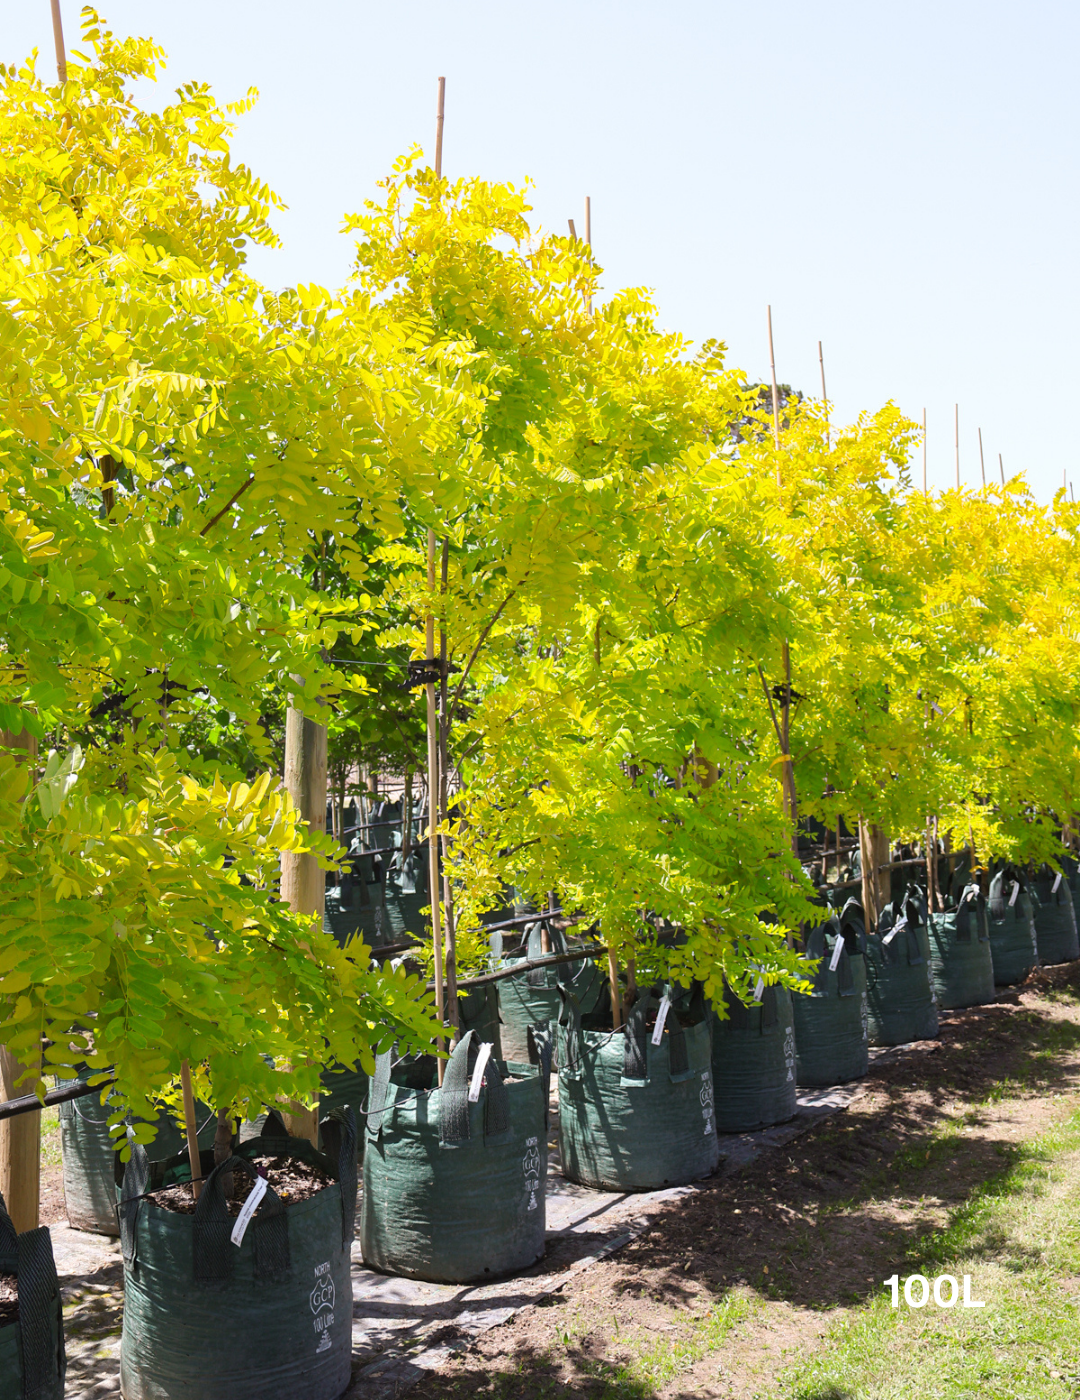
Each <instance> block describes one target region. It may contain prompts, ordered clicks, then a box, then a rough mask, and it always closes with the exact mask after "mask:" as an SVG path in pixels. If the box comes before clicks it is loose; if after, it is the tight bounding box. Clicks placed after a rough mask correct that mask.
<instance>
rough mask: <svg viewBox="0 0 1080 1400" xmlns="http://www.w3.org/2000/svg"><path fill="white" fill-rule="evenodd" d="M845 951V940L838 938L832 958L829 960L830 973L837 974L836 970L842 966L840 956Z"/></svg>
mask: <svg viewBox="0 0 1080 1400" xmlns="http://www.w3.org/2000/svg"><path fill="white" fill-rule="evenodd" d="M843 951H844V940H843V939H842V938H838V939H837V940H836V947H835V948H834V949H833V950H832V957H831V958H830V959H829V971H830V972H835V971H836V969H837V968H838V967H839V966H840V954H841V953H842V952H843Z"/></svg>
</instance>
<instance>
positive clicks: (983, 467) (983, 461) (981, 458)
mask: <svg viewBox="0 0 1080 1400" xmlns="http://www.w3.org/2000/svg"><path fill="white" fill-rule="evenodd" d="M979 467H980V469H981V471H982V481H983V490H984V491H985V490H986V458H985V457H984V456H983V445H982V429H981V428H980V429H979Z"/></svg>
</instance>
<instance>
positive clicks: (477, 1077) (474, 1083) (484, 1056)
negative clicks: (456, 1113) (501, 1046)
mask: <svg viewBox="0 0 1080 1400" xmlns="http://www.w3.org/2000/svg"><path fill="white" fill-rule="evenodd" d="M493 1049H494V1046H493V1045H492V1044H491V1042H490V1041H489V1040H485V1041H484V1043H483V1045H481V1047H480V1053H479V1055H477V1057H476V1068H475V1069H474V1070H473V1072H472V1079H471V1080H470V1081H469V1102H470V1103H476V1102H478V1100H479V1098H480V1087H481V1085H482V1084H483V1082H484V1070H486V1069H487V1062H488V1060H490V1059H491V1052H492V1050H493Z"/></svg>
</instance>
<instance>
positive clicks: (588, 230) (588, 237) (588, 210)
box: [585, 195, 592, 312]
mask: <svg viewBox="0 0 1080 1400" xmlns="http://www.w3.org/2000/svg"><path fill="white" fill-rule="evenodd" d="M585 242H586V244H587V245H588V246H589V247H590V248H591V247H592V200H591V199H590V198H589V196H588V195H586V196H585ZM588 309H589V311H590V312H591V311H592V297H591V296H590V297H589V301H588Z"/></svg>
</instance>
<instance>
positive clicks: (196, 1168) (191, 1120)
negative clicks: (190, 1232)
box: [180, 1060, 202, 1200]
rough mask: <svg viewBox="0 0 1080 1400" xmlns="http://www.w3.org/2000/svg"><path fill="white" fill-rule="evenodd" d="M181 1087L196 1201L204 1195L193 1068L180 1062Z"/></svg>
mask: <svg viewBox="0 0 1080 1400" xmlns="http://www.w3.org/2000/svg"><path fill="white" fill-rule="evenodd" d="M180 1087H181V1089H182V1090H183V1092H184V1135H185V1137H186V1138H187V1152H188V1161H189V1162H190V1163H191V1194H192V1195H193V1196H194V1197H195V1199H196V1200H198V1199H199V1197H200V1195H201V1194H202V1180H201V1177H202V1159H201V1157H200V1156H199V1126H198V1124H197V1123H196V1121H195V1095H194V1094H193V1093H192V1092H191V1066H190V1065H189V1064H188V1062H187V1060H181V1061H180Z"/></svg>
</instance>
